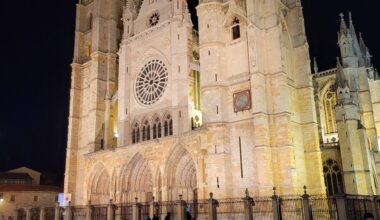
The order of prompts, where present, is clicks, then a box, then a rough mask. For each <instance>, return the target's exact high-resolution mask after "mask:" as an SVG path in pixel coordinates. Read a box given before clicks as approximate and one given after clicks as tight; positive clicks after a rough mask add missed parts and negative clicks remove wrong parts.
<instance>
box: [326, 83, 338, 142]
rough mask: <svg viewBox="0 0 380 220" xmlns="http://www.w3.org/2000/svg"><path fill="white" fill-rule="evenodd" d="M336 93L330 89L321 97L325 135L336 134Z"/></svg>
mask: <svg viewBox="0 0 380 220" xmlns="http://www.w3.org/2000/svg"><path fill="white" fill-rule="evenodd" d="M335 105H336V93H335V92H334V91H333V88H332V87H331V88H330V89H329V90H328V91H327V92H326V93H325V95H324V96H323V110H324V116H325V129H324V130H325V133H326V134H331V133H335V132H337V128H336V120H335Z"/></svg>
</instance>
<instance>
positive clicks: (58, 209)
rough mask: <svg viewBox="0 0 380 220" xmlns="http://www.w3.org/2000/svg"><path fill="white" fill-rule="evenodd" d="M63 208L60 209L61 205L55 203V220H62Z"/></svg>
mask: <svg viewBox="0 0 380 220" xmlns="http://www.w3.org/2000/svg"><path fill="white" fill-rule="evenodd" d="M60 211H61V207H59V203H58V202H56V203H55V210H54V220H60V214H61V212H60Z"/></svg>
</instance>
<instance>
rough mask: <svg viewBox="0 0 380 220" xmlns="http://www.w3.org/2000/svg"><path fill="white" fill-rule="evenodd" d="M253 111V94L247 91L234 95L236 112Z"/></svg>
mask: <svg viewBox="0 0 380 220" xmlns="http://www.w3.org/2000/svg"><path fill="white" fill-rule="evenodd" d="M249 109H251V92H250V90H245V91H243V92H238V93H235V94H234V111H235V112H240V111H245V110H249Z"/></svg>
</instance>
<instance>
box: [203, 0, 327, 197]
mask: <svg viewBox="0 0 380 220" xmlns="http://www.w3.org/2000/svg"><path fill="white" fill-rule="evenodd" d="M197 13H198V17H199V32H200V58H201V73H202V74H201V87H202V112H203V122H204V127H205V128H207V129H208V130H209V131H210V133H214V134H217V135H213V136H211V135H210V137H209V138H210V142H212V144H211V143H209V152H210V155H209V160H210V161H209V163H210V165H212V164H224V166H222V167H220V166H215V170H212V166H211V167H210V169H211V171H212V173H216V177H212V178H218V179H219V181H220V182H223V183H222V184H219V185H218V187H220V188H222V189H223V190H225V192H226V193H227V192H232V191H233V190H234V189H235V190H241V189H237V188H236V187H235V188H234V186H233V184H235V183H236V182H239V183H240V184H241V185H242V186H243V185H244V186H248V188H250V189H252V190H253V191H254V192H255V193H256V194H268V193H270V191H271V189H272V187H273V186H277V187H278V188H279V190H280V191H281V192H282V193H297V192H299V191H300V190H301V188H302V186H303V185H308V186H309V187H310V189H311V191H312V192H314V193H321V192H323V177H322V175H313V174H312V173H309V172H307V170H318V171H320V173H322V171H321V169H322V168H321V165H319V164H322V162H321V158H320V150H319V143H318V128H317V118H316V114H315V111H314V107H315V104H314V101H313V85H312V80H311V70H310V60H309V55H308V44H307V41H306V36H305V30H304V21H303V15H302V8H301V4H300V1H298V0H294V1H287V3H286V4H284V3H281V2H279V1H275V0H269V1H261V0H255V1H236V0H231V1H219V0H207V1H206V0H203V1H200V4H199V6H198V7H197ZM242 152H243V153H242ZM242 155H244V156H242ZM251 160H253V161H257V164H256V166H249V164H248V163H247V162H248V161H251ZM237 168H239V169H238V170H239V172H230V170H233V169H237ZM210 178H211V177H210ZM221 180H222V181H221ZM209 182H211V184H212V183H213V182H214V183H215V184H217V182H215V181H213V179H210V180H209ZM216 186H217V185H215V187H216ZM259 186H260V187H259ZM213 187H214V186H213ZM222 196H224V195H222ZM227 196H228V195H227Z"/></svg>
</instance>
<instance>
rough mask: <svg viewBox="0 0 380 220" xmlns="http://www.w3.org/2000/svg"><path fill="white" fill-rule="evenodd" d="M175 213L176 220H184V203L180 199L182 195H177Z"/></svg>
mask: <svg viewBox="0 0 380 220" xmlns="http://www.w3.org/2000/svg"><path fill="white" fill-rule="evenodd" d="M176 209H177V213H176V218H175V219H176V220H185V219H186V212H185V210H186V202H185V201H184V200H183V199H182V195H179V200H178V201H177V205H176Z"/></svg>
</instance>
